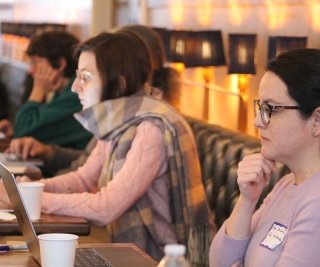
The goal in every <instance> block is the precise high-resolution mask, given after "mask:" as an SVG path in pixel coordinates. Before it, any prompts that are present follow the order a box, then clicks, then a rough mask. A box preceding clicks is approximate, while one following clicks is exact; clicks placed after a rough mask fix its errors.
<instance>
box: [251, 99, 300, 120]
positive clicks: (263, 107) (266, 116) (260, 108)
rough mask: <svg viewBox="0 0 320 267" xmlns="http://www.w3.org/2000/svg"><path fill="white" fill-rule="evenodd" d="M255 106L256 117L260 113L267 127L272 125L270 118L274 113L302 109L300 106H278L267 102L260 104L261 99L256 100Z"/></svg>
mask: <svg viewBox="0 0 320 267" xmlns="http://www.w3.org/2000/svg"><path fill="white" fill-rule="evenodd" d="M253 104H254V115H255V116H257V114H258V112H260V116H261V120H262V122H263V123H264V124H265V125H268V124H269V123H270V118H271V114H272V112H274V111H276V110H279V109H302V107H300V106H276V105H271V104H269V103H267V102H262V103H261V102H260V100H259V99H255V100H254V101H253Z"/></svg>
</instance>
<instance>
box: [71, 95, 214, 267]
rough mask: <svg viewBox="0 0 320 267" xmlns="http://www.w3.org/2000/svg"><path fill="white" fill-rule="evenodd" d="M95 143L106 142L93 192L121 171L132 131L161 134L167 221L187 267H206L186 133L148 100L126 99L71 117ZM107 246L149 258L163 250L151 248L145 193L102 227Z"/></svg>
mask: <svg viewBox="0 0 320 267" xmlns="http://www.w3.org/2000/svg"><path fill="white" fill-rule="evenodd" d="M76 117H77V119H78V120H79V121H80V122H81V123H82V124H83V126H84V127H85V128H87V129H88V130H90V131H91V132H93V133H94V134H95V136H96V137H97V138H98V139H104V140H112V152H111V156H110V160H109V161H108V162H105V165H104V168H103V171H102V174H101V177H100V180H99V187H100V188H101V187H103V186H105V185H107V183H108V181H110V180H112V178H113V177H114V176H115V174H116V173H117V172H118V171H119V170H120V169H121V167H122V165H123V162H124V160H125V158H126V155H127V153H128V151H129V150H130V147H131V143H132V141H133V139H134V138H135V134H136V128H137V126H138V125H139V124H140V123H141V122H142V121H144V120H152V121H153V122H154V123H156V124H157V126H159V129H161V132H162V136H163V140H164V144H165V146H166V152H167V157H168V172H169V176H170V187H171V188H170V197H171V207H170V208H171V216H172V218H173V224H174V229H175V232H176V235H177V238H178V242H179V243H181V244H185V245H186V246H187V251H188V259H189V261H190V262H191V264H192V266H208V249H209V246H210V242H211V239H212V231H211V230H212V228H213V223H212V221H213V220H212V218H211V217H210V216H211V215H210V211H209V208H208V205H207V201H206V197H205V191H204V187H203V184H202V180H201V171H200V164H199V160H198V154H197V149H196V145H195V141H194V138H193V134H192V131H191V129H190V127H189V125H188V124H187V122H186V121H185V120H184V119H183V118H182V116H181V115H179V114H178V113H177V112H176V111H174V110H173V108H172V107H171V106H170V105H167V104H166V103H164V102H162V101H160V100H158V99H154V98H152V97H148V96H131V97H125V98H118V99H114V100H108V101H105V102H102V103H100V104H98V105H96V106H94V107H93V108H90V109H87V110H85V111H82V112H81V113H79V114H77V115H76ZM108 231H109V233H110V234H111V240H112V241H113V242H133V243H135V244H137V245H138V246H139V247H140V248H142V249H143V250H145V251H146V252H147V253H148V254H149V255H151V256H152V257H153V258H155V259H157V260H160V259H161V257H162V256H163V251H162V249H161V248H160V247H159V244H157V242H156V240H157V238H156V233H155V229H154V224H153V218H152V211H151V208H150V201H149V198H148V196H147V194H145V195H144V196H143V197H142V198H140V199H139V200H138V201H137V202H136V203H135V204H134V205H133V206H132V207H131V208H130V209H129V210H127V211H126V212H125V214H123V215H122V216H121V217H120V218H119V219H118V220H117V221H115V222H114V223H112V224H110V225H108Z"/></svg>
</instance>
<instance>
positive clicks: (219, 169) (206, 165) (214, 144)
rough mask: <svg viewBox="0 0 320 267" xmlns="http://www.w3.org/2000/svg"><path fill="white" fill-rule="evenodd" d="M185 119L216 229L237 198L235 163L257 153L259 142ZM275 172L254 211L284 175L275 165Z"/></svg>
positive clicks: (228, 213)
mask: <svg viewBox="0 0 320 267" xmlns="http://www.w3.org/2000/svg"><path fill="white" fill-rule="evenodd" d="M186 119H187V121H188V122H189V124H190V126H191V128H192V130H193V133H194V136H195V139H196V144H197V148H198V152H199V157H200V164H201V170H202V179H203V183H204V186H205V190H206V194H207V198H208V202H209V205H210V209H211V211H212V213H213V215H214V217H215V221H216V224H217V226H218V227H220V226H221V224H222V223H223V222H224V221H225V219H226V218H227V217H228V216H229V215H230V213H231V211H232V209H233V207H234V205H235V203H236V201H237V199H238V196H239V189H238V185H237V166H238V163H239V161H240V160H241V159H242V158H243V157H244V156H246V155H248V154H252V153H255V152H258V151H259V150H260V142H259V139H257V138H255V137H252V136H249V135H246V134H243V133H240V132H236V131H231V130H228V129H225V128H223V127H220V126H217V125H212V124H208V123H205V122H203V121H200V120H197V119H193V118H189V117H187V118H186ZM277 170H278V171H277V172H276V173H273V175H272V178H271V180H270V183H269V184H268V185H267V186H266V188H265V189H264V191H263V193H262V195H261V198H260V201H259V203H258V204H257V207H258V206H259V205H260V204H261V202H262V200H263V198H264V197H265V196H266V195H267V194H268V193H269V192H270V191H271V189H272V188H273V186H274V184H275V183H276V182H277V181H278V180H279V179H280V178H281V177H282V176H283V175H284V174H285V173H287V172H288V170H287V168H286V167H284V166H283V165H281V164H279V165H277Z"/></svg>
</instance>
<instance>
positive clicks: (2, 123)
mask: <svg viewBox="0 0 320 267" xmlns="http://www.w3.org/2000/svg"><path fill="white" fill-rule="evenodd" d="M0 131H1V132H2V133H3V134H4V135H5V136H6V137H11V136H12V135H13V126H12V124H11V122H10V121H8V120H6V119H3V120H0Z"/></svg>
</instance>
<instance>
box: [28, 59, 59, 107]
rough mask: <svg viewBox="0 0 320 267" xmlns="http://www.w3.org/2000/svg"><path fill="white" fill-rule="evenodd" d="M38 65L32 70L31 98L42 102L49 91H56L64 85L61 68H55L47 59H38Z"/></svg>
mask: <svg viewBox="0 0 320 267" xmlns="http://www.w3.org/2000/svg"><path fill="white" fill-rule="evenodd" d="M36 64H37V65H36V67H35V68H34V69H33V71H32V76H33V88H32V92H31V94H30V97H29V100H32V101H36V102H42V101H44V99H45V97H46V95H47V94H48V93H49V92H56V91H58V90H59V89H61V88H62V87H63V85H64V82H65V78H64V77H63V74H62V70H61V69H60V68H58V69H55V68H53V67H52V66H51V65H50V64H49V62H48V61H47V60H46V59H38V61H37V63H36Z"/></svg>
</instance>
